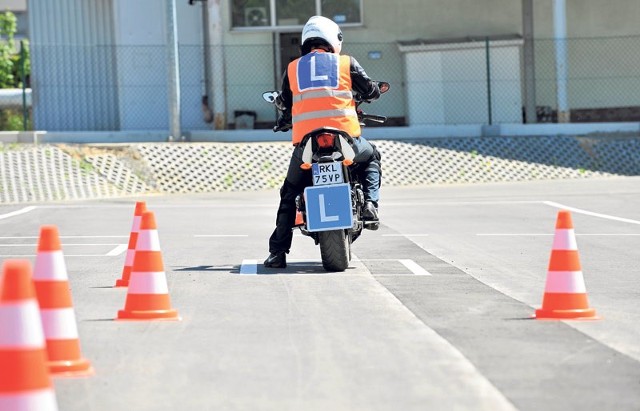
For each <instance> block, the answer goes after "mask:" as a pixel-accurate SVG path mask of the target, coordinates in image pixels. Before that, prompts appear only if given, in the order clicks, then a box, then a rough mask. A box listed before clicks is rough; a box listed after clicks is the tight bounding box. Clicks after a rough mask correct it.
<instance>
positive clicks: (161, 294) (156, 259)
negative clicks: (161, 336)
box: [118, 211, 180, 320]
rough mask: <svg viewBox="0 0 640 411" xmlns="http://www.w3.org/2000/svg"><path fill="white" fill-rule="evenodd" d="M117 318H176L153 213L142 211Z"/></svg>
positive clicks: (176, 314)
mask: <svg viewBox="0 0 640 411" xmlns="http://www.w3.org/2000/svg"><path fill="white" fill-rule="evenodd" d="M118 319H119V320H179V319H180V317H178V312H177V311H176V310H174V309H172V308H171V302H170V299H169V290H168V287H167V278H166V276H165V272H164V263H163V262H162V252H161V251H160V241H159V239H158V231H157V226H156V219H155V215H154V214H153V212H151V211H145V212H144V213H142V220H141V222H140V232H139V234H138V242H137V244H136V253H135V258H134V260H133V268H132V271H131V280H130V281H129V289H128V290H127V300H126V302H125V306H124V309H123V310H119V311H118Z"/></svg>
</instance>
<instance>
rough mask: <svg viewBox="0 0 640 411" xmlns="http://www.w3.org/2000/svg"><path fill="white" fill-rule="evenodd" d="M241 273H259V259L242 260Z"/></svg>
mask: <svg viewBox="0 0 640 411" xmlns="http://www.w3.org/2000/svg"><path fill="white" fill-rule="evenodd" d="M240 274H258V260H242V265H241V266H240Z"/></svg>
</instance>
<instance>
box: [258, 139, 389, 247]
mask: <svg viewBox="0 0 640 411" xmlns="http://www.w3.org/2000/svg"><path fill="white" fill-rule="evenodd" d="M353 148H354V151H355V153H356V156H355V158H354V162H355V163H356V165H355V167H356V170H354V172H356V173H363V176H364V178H362V181H363V191H364V194H365V198H366V199H367V200H371V201H373V202H374V203H376V205H377V202H378V189H379V188H380V157H379V154H378V153H377V151H376V150H375V148H374V146H373V145H372V144H371V143H369V142H368V141H367V140H365V139H364V138H363V137H359V138H358V142H357V144H354V146H353ZM302 163H303V161H302V147H301V146H297V147H296V148H295V149H294V150H293V153H292V155H291V161H290V162H289V169H288V170H287V177H286V178H285V180H284V183H283V184H282V187H281V188H280V205H279V207H278V213H277V215H276V228H275V230H273V233H272V234H271V237H269V252H270V253H276V252H280V251H285V252H287V253H288V252H289V250H290V249H291V242H292V240H293V231H292V229H293V225H294V224H295V220H296V197H297V196H298V194H301V193H302V192H303V191H304V189H305V187H308V186H310V185H312V179H311V170H303V169H301V168H300V165H301V164H302Z"/></svg>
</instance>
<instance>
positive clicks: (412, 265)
mask: <svg viewBox="0 0 640 411" xmlns="http://www.w3.org/2000/svg"><path fill="white" fill-rule="evenodd" d="M398 261H400V263H402V265H404V266H405V267H407V268H408V269H409V270H410V271H411V272H412V273H414V274H415V275H431V273H430V272H429V271H427V270H425V269H424V268H422V267H421V266H420V265H418V263H416V262H415V261H413V260H398Z"/></svg>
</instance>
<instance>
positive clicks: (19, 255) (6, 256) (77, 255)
mask: <svg viewBox="0 0 640 411" xmlns="http://www.w3.org/2000/svg"><path fill="white" fill-rule="evenodd" d="M24 257H37V255H36V254H4V255H0V258H24ZM64 257H65V258H67V257H105V255H104V254H65V255H64Z"/></svg>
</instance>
